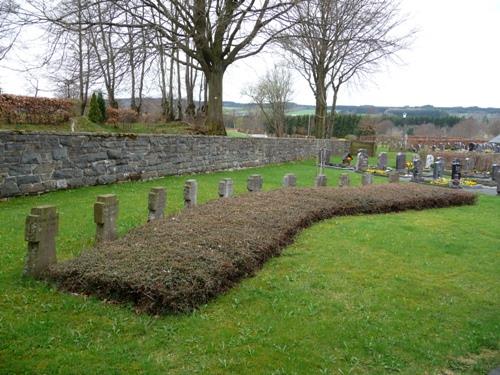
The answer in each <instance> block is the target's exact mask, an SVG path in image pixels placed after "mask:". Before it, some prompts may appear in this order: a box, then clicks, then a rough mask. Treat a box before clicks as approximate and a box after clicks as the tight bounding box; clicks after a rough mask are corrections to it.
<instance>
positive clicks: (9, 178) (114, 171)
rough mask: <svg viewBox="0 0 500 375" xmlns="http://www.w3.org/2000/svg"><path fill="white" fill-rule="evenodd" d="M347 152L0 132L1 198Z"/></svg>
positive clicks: (262, 143) (332, 144)
mask: <svg viewBox="0 0 500 375" xmlns="http://www.w3.org/2000/svg"><path fill="white" fill-rule="evenodd" d="M319 148H327V149H330V150H332V151H333V153H335V154H339V155H340V154H343V153H345V152H346V151H347V150H348V149H349V143H348V142H346V141H337V140H313V139H301V138H228V137H205V136H156V135H138V136H135V135H98V134H97V135H96V134H89V133H80V134H59V133H30V134H26V133H15V132H0V197H12V196H18V195H25V194H37V193H42V192H47V191H54V190H59V189H68V188H76V187H81V186H89V185H101V184H110V183H114V182H118V181H128V180H147V179H153V178H157V177H162V176H167V175H175V174H183V173H194V172H208V171H216V170H224V169H230V168H243V167H253V166H258V165H264V164H269V163H281V162H287V161H293V160H300V159H306V158H311V157H316V155H317V154H318V149H319Z"/></svg>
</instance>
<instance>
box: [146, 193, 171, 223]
mask: <svg viewBox="0 0 500 375" xmlns="http://www.w3.org/2000/svg"><path fill="white" fill-rule="evenodd" d="M148 198H149V199H148V210H149V214H148V221H152V220H159V219H162V218H163V216H164V212H165V205H166V203H167V193H166V192H165V189H164V188H162V187H155V188H152V189H151V191H150V192H149V196H148Z"/></svg>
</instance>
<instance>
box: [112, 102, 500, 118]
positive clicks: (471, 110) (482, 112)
mask: <svg viewBox="0 0 500 375" xmlns="http://www.w3.org/2000/svg"><path fill="white" fill-rule="evenodd" d="M118 103H119V105H120V107H127V106H129V105H130V99H118ZM143 103H144V104H143V109H144V111H145V112H149V113H155V112H159V111H160V110H161V101H160V99H159V98H144V99H143ZM223 105H224V111H225V112H226V113H235V114H236V115H244V114H246V113H247V112H248V111H249V110H251V109H253V108H255V104H253V103H238V102H234V101H224V104H223ZM337 111H338V112H341V113H355V114H360V115H394V116H402V114H403V112H406V113H407V114H408V116H431V117H446V116H447V115H452V116H464V117H469V116H471V117H485V116H487V117H500V108H481V107H434V106H432V105H424V106H419V107H410V106H405V107H379V106H373V105H360V106H356V105H339V106H337ZM313 113H314V105H306V104H298V103H289V104H288V114H290V115H307V114H313Z"/></svg>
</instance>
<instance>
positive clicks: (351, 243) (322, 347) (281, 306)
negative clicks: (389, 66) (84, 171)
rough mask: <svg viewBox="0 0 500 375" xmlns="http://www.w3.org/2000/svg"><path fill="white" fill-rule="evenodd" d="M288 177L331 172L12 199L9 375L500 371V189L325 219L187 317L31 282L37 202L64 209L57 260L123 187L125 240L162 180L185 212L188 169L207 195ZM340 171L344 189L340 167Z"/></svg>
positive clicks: (5, 227) (7, 273) (2, 238)
mask: <svg viewBox="0 0 500 375" xmlns="http://www.w3.org/2000/svg"><path fill="white" fill-rule="evenodd" d="M289 172H293V173H296V175H297V177H298V184H299V185H301V186H311V185H312V183H313V180H314V176H315V173H316V168H315V166H314V163H312V162H297V163H288V164H283V165H274V166H268V167H263V168H255V169H246V170H238V171H232V172H230V171H227V172H220V173H213V174H201V175H196V176H174V177H167V178H164V179H160V180H156V181H149V182H135V183H125V184H117V185H110V186H100V187H89V188H82V189H77V190H69V191H60V192H55V193H50V194H45V195H42V196H40V197H25V198H16V199H12V200H9V201H7V202H0V244H1V245H0V248H1V262H0V290H1V292H0V373H43V374H58V373H60V374H71V373H74V374H81V373H83V374H96V373H106V374H122V373H134V374H135V373H147V374H165V373H172V374H192V373H201V374H206V373H209V374H214V373H215V374H220V373H227V374H235V373H237V374H239V373H242V374H322V373H324V374H337V373H338V374H348V373H351V374H386V373H392V372H399V373H403V374H425V373H428V374H438V373H448V374H452V373H456V374H462V373H465V374H469V373H470V374H475V373H477V374H481V373H487V370H489V369H491V368H493V367H495V366H500V354H499V353H500V351H499V349H500V273H499V270H500V220H499V219H500V198H497V197H480V199H479V202H478V204H477V205H476V206H467V207H455V208H446V209H436V210H428V211H419V212H417V211H410V212H405V213H398V214H386V215H367V216H356V217H342V218H334V219H331V220H327V221H324V222H321V223H319V224H316V225H314V226H313V227H311V228H309V229H307V230H304V231H303V232H302V233H301V234H300V235H299V236H298V237H297V239H296V242H295V243H294V244H293V245H292V246H290V247H288V248H287V249H285V251H284V252H283V254H282V256H280V257H277V258H274V259H272V260H271V261H270V262H268V263H267V264H266V265H265V266H264V268H263V269H262V270H261V271H260V272H259V273H258V274H257V275H256V276H255V277H253V278H250V279H247V280H245V281H243V282H242V283H240V284H239V285H238V286H237V287H236V288H234V289H233V290H231V291H230V292H228V293H227V294H226V295H223V296H221V297H220V298H217V299H216V300H214V301H212V302H211V303H209V304H208V305H206V306H204V307H202V308H201V309H200V310H198V311H196V312H194V313H192V314H188V315H177V316H161V317H153V316H148V315H137V314H136V313H135V312H134V310H133V308H132V307H129V306H123V305H115V304H110V303H106V302H103V301H100V300H97V299H95V298H88V297H84V296H74V295H69V294H64V293H60V292H58V291H57V290H55V289H53V288H52V287H50V286H47V285H46V284H44V283H42V282H36V281H33V280H29V279H26V278H22V277H21V276H20V275H21V273H22V268H23V263H24V256H25V251H26V250H25V243H24V240H23V236H24V220H25V217H26V215H27V213H28V212H29V210H30V208H31V207H33V206H35V205H41V204H55V205H57V206H58V208H59V212H60V234H59V237H58V241H57V245H58V257H59V259H67V258H70V257H73V256H75V255H77V254H79V253H80V252H81V251H82V249H83V248H85V247H88V246H91V244H92V241H93V235H94V224H93V222H92V218H93V216H92V204H93V202H94V201H95V197H96V196H97V195H99V194H107V193H116V194H117V195H118V197H119V199H120V218H119V223H118V224H119V231H120V233H121V234H123V233H125V232H126V231H127V230H129V229H130V228H132V227H134V226H137V225H140V224H142V223H144V222H145V220H146V217H147V204H146V201H147V194H148V191H149V189H150V188H151V187H154V186H164V187H166V188H167V191H168V193H167V194H168V211H169V213H173V212H175V211H178V210H179V209H181V207H182V187H183V182H184V181H185V180H186V179H187V178H196V179H197V180H198V182H199V189H200V193H199V195H200V201H201V202H203V201H207V200H209V199H216V198H217V183H218V181H219V180H220V179H222V178H224V177H232V178H233V179H234V181H235V190H236V192H237V193H243V192H245V181H246V177H247V176H249V175H250V174H253V173H260V174H262V175H263V177H264V187H265V188H266V189H272V188H277V187H279V185H280V184H281V179H282V177H283V175H284V174H285V173H289ZM326 174H327V175H328V177H329V183H330V184H331V185H337V184H338V176H339V175H340V172H338V171H334V170H326ZM352 179H353V181H354V183H355V184H359V182H360V179H361V176H360V175H353V177H352ZM376 182H378V183H385V182H386V180H384V179H383V178H377V179H376ZM277 204H279V202H277Z"/></svg>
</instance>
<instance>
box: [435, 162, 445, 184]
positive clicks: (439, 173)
mask: <svg viewBox="0 0 500 375" xmlns="http://www.w3.org/2000/svg"><path fill="white" fill-rule="evenodd" d="M443 171H444V162H443V160H436V162H435V163H434V170H433V172H432V178H433V179H434V180H437V179H438V178H441V177H443Z"/></svg>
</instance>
